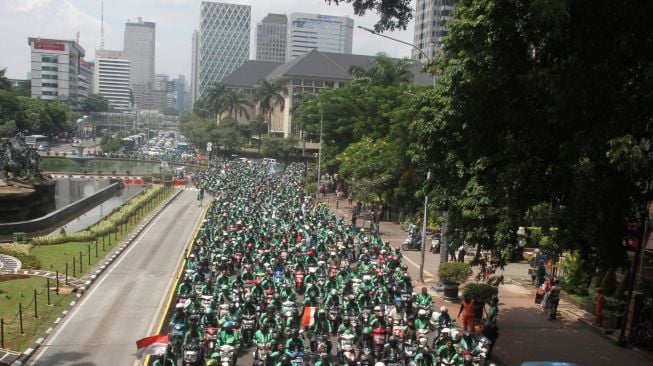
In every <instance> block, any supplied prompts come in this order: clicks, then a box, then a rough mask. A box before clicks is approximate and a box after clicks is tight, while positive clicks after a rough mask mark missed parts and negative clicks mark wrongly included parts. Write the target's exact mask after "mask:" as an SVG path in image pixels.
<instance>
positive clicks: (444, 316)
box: [438, 305, 453, 328]
mask: <svg viewBox="0 0 653 366" xmlns="http://www.w3.org/2000/svg"><path fill="white" fill-rule="evenodd" d="M452 323H453V320H452V319H451V315H449V308H447V307H446V306H444V305H442V306H441V307H440V317H439V318H438V328H449V327H451V324H452Z"/></svg>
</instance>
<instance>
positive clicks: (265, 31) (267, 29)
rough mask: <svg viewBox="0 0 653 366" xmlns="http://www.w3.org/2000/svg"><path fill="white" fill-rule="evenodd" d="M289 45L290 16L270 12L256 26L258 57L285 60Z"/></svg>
mask: <svg viewBox="0 0 653 366" xmlns="http://www.w3.org/2000/svg"><path fill="white" fill-rule="evenodd" d="M287 45H288V17H287V16H286V15H285V14H268V15H266V16H265V18H263V20H262V21H261V22H260V23H258V25H257V26H256V59H257V60H259V61H275V62H285V61H286V52H287V50H286V49H287V47H288V46H287Z"/></svg>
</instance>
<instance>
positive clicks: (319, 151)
mask: <svg viewBox="0 0 653 366" xmlns="http://www.w3.org/2000/svg"><path fill="white" fill-rule="evenodd" d="M323 121H324V107H323V106H322V103H320V149H319V150H318V153H317V186H316V187H315V196H316V197H319V191H320V167H321V166H320V165H321V164H322V122H323Z"/></svg>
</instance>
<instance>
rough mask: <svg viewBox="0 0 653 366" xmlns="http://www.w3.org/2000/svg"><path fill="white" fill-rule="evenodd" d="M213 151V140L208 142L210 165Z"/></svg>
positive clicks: (207, 149)
mask: <svg viewBox="0 0 653 366" xmlns="http://www.w3.org/2000/svg"><path fill="white" fill-rule="evenodd" d="M211 151H213V143H212V142H211V141H209V142H207V143H206V152H208V153H209V161H208V164H207V165H208V166H211Z"/></svg>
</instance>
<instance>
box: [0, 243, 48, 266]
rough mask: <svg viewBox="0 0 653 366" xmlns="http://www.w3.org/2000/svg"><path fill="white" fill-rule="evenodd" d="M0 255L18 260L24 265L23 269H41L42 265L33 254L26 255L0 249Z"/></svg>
mask: <svg viewBox="0 0 653 366" xmlns="http://www.w3.org/2000/svg"><path fill="white" fill-rule="evenodd" d="M0 254H4V255H8V256H11V257H14V258H17V259H18V260H19V261H20V262H21V263H22V264H23V268H27V269H41V263H40V262H39V261H38V259H36V257H35V256H33V255H31V254H25V253H21V252H17V251H15V250H9V249H6V248H2V247H0Z"/></svg>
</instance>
